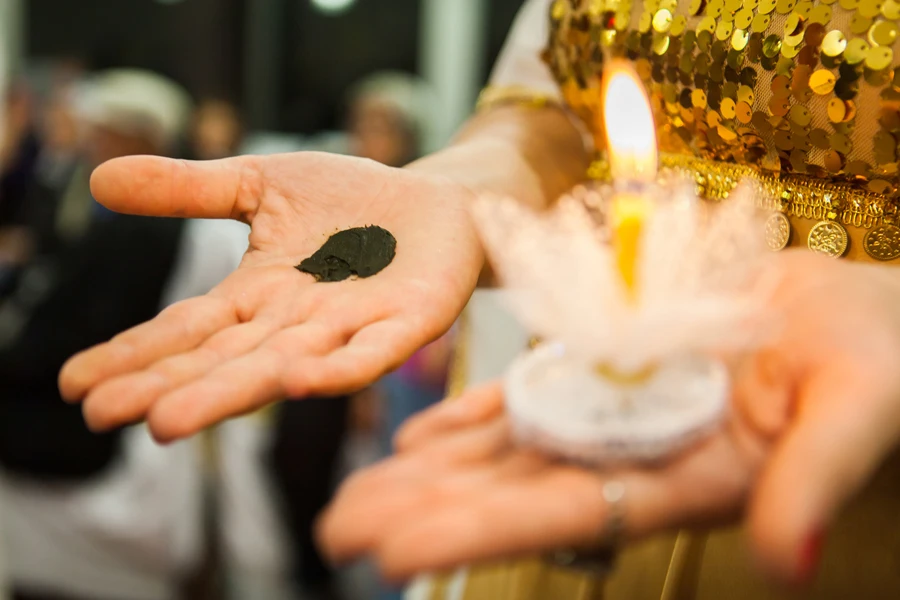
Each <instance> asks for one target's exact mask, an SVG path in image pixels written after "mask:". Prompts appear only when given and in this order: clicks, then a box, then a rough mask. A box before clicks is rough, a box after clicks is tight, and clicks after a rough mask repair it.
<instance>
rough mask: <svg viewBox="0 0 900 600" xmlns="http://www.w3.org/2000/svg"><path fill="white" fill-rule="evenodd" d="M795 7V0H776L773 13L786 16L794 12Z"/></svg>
mask: <svg viewBox="0 0 900 600" xmlns="http://www.w3.org/2000/svg"><path fill="white" fill-rule="evenodd" d="M795 6H797V0H778V1H777V2H776V3H775V11H776V12H778V14H781V15H786V14H788V13H790V12H791V11H792V10H794V7H795Z"/></svg>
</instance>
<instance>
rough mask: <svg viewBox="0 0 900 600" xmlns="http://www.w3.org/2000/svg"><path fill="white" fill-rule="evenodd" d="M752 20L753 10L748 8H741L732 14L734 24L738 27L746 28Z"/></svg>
mask: <svg viewBox="0 0 900 600" xmlns="http://www.w3.org/2000/svg"><path fill="white" fill-rule="evenodd" d="M751 22H753V11H752V10H750V9H749V8H743V9H741V10H739V11H738V12H737V13H735V15H734V26H735V27H737V28H738V29H747V28H748V27H750V23H751Z"/></svg>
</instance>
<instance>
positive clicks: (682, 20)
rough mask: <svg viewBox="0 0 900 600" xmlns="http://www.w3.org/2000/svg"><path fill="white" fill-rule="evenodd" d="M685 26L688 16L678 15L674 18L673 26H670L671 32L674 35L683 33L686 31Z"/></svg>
mask: <svg viewBox="0 0 900 600" xmlns="http://www.w3.org/2000/svg"><path fill="white" fill-rule="evenodd" d="M685 27H687V18H686V17H685V16H684V15H678V16H676V17H675V18H674V19H673V20H672V26H671V27H670V28H669V33H671V34H672V35H681V34H682V33H684V28H685Z"/></svg>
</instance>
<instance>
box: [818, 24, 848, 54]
mask: <svg viewBox="0 0 900 600" xmlns="http://www.w3.org/2000/svg"><path fill="white" fill-rule="evenodd" d="M846 47H847V38H846V37H844V33H843V32H842V31H840V30H838V29H833V30H832V31H829V32H828V33H827V34H826V35H825V39H823V40H822V52H823V53H824V54H825V55H826V56H838V55H840V54H841V53H842V52H843V51H844V49H845V48H846Z"/></svg>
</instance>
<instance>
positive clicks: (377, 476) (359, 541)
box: [320, 418, 749, 579]
mask: <svg viewBox="0 0 900 600" xmlns="http://www.w3.org/2000/svg"><path fill="white" fill-rule="evenodd" d="M498 423H504V424H505V423H506V420H505V419H503V418H499V419H494V420H491V421H488V422H487V423H486V424H479V425H474V426H471V427H469V428H463V429H459V430H451V432H450V433H444V434H441V435H437V436H436V437H435V438H434V439H433V440H432V441H431V442H430V443H429V444H425V445H423V446H420V447H417V448H415V449H413V450H410V451H408V452H406V453H404V454H401V455H399V456H398V457H396V458H394V459H392V460H390V461H387V462H386V463H384V464H383V465H380V466H378V467H376V468H375V469H373V470H372V471H371V472H369V473H363V474H361V475H358V476H357V477H355V478H354V480H353V482H352V483H351V484H349V485H347V486H345V487H344V488H343V489H342V491H341V493H340V494H339V496H338V498H337V499H336V501H335V502H334V504H333V505H332V506H331V508H330V509H329V511H328V512H327V513H326V515H325V518H324V519H323V522H322V527H321V529H320V532H321V539H322V541H323V544H324V546H325V547H326V549H327V550H328V552H329V554H330V555H331V556H332V557H334V558H335V559H338V560H349V559H352V558H355V557H357V556H360V555H363V554H374V555H376V558H377V559H378V561H379V563H380V565H381V567H382V569H383V570H384V571H385V573H386V574H387V575H388V576H390V577H391V578H395V579H403V578H406V577H409V576H412V575H414V574H416V573H419V572H426V571H430V570H434V569H444V568H451V567H454V566H458V565H460V564H466V563H469V562H473V561H480V560H490V559H497V558H504V557H510V556H516V555H519V554H523V553H531V552H536V551H541V550H549V549H553V548H556V547H560V546H570V545H576V546H577V545H588V544H590V543H592V542H596V541H597V540H598V539H599V538H600V537H601V534H602V533H603V531H604V527H607V526H608V523H609V519H610V518H611V512H610V511H611V510H616V511H619V510H621V511H623V513H622V514H623V515H624V519H625V523H624V524H625V533H626V535H627V536H628V537H640V536H643V535H646V534H648V533H652V532H657V531H661V530H665V529H668V528H671V527H676V526H680V525H686V524H697V523H704V524H706V523H708V522H719V521H721V520H722V519H724V518H726V517H731V516H733V515H734V513H735V511H736V510H737V509H738V508H739V507H740V506H741V502H742V501H743V499H744V497H745V494H746V491H747V489H748V485H749V484H748V476H747V475H746V473H747V471H746V469H745V468H743V467H744V466H743V465H741V464H740V461H741V458H740V456H738V453H737V452H736V451H735V449H734V447H733V446H731V445H730V443H729V441H728V439H727V438H726V436H724V435H721V436H717V437H715V438H712V439H710V440H708V441H707V442H706V443H705V444H704V445H703V446H701V447H699V448H697V449H695V450H694V451H692V452H690V453H689V454H687V455H684V456H682V457H681V458H680V459H679V460H677V461H676V462H674V463H672V464H670V465H668V466H667V467H665V468H660V469H656V470H646V471H627V472H620V473H607V474H603V473H599V472H595V471H590V470H585V469H581V468H577V467H572V466H566V465H562V464H559V463H555V462H552V461H550V460H548V459H547V458H545V457H542V456H540V455H538V454H537V453H535V452H534V451H532V450H525V449H521V448H517V447H515V446H514V445H513V444H512V443H511V440H510V439H509V430H508V425H505V426H506V427H507V429H506V431H505V432H503V436H504V437H505V439H506V441H505V442H504V444H503V445H502V446H500V447H499V449H498V447H495V448H491V445H490V443H489V442H488V441H487V440H488V439H489V437H490V432H491V428H492V427H497V424H498ZM494 431H495V433H496V430H494ZM466 436H471V437H469V438H468V439H466ZM479 443H480V444H482V447H481V449H480V450H476V449H475V448H476V447H477V446H478V444H479ZM447 456H453V457H455V459H454V460H448V459H447ZM511 464H513V465H516V466H510V465H511ZM610 482H615V483H616V485H618V484H620V483H621V484H622V486H624V490H625V496H624V498H623V499H622V500H621V504H620V505H617V506H615V507H613V506H610V504H609V501H608V499H607V497H605V495H604V486H605V485H606V484H607V483H610Z"/></svg>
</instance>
